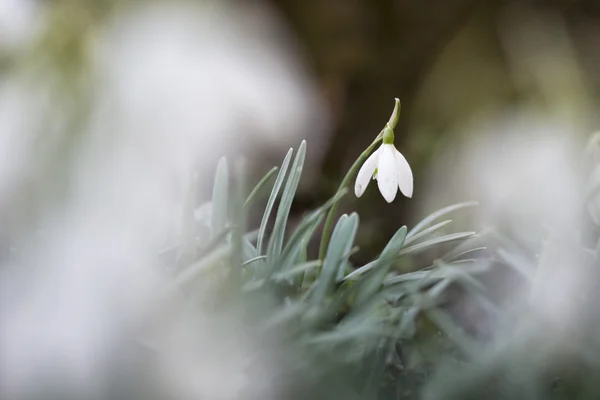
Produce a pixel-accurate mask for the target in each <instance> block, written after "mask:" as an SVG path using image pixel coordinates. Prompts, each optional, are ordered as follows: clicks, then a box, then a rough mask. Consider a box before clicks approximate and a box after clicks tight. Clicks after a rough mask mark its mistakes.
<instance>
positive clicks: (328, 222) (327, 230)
mask: <svg viewBox="0 0 600 400" xmlns="http://www.w3.org/2000/svg"><path fill="white" fill-rule="evenodd" d="M384 131H385V129H384V130H382V131H381V132H380V133H379V135H377V137H376V138H375V140H374V141H373V143H371V145H370V146H369V147H367V148H366V149H365V151H363V152H362V153H361V155H360V156H359V157H358V158H357V159H356V161H354V164H352V166H351V167H350V169H349V170H348V172H347V173H346V176H344V179H343V180H342V183H341V184H340V187H339V188H338V192H339V191H340V190H342V189H344V188H347V187H348V185H350V182H351V181H352V179H354V177H355V176H356V174H357V172H358V170H359V169H360V167H361V165H363V163H364V162H365V161H366V160H367V158H368V157H369V156H370V155H371V153H372V152H373V150H374V149H375V148H376V147H377V145H378V144H379V143H380V142H381V140H382V139H383V132H384ZM338 204H339V202H335V203H334V204H333V205H332V206H331V208H330V209H329V212H328V213H327V218H326V219H325V225H324V227H323V235H322V236H321V246H320V247H319V260H323V259H324V258H325V253H326V252H327V245H329V238H330V236H331V231H332V229H333V220H334V218H335V213H336V211H337V206H338Z"/></svg>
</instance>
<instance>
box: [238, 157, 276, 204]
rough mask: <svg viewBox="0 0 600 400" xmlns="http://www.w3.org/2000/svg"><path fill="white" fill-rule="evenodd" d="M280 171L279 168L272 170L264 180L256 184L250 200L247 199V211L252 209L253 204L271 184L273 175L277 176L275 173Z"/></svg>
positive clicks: (249, 196) (249, 197)
mask: <svg viewBox="0 0 600 400" xmlns="http://www.w3.org/2000/svg"><path fill="white" fill-rule="evenodd" d="M278 169H279V168H278V167H273V168H271V170H270V171H269V172H267V173H266V174H265V176H263V177H262V179H261V180H260V181H259V182H258V183H257V184H256V186H254V189H252V192H250V194H249V195H248V198H247V199H246V202H245V203H244V208H245V209H248V208H250V206H252V203H254V201H255V200H256V199H257V197H258V196H259V195H260V194H261V192H262V191H263V189H264V188H265V187H266V185H267V183H269V181H270V180H271V178H272V177H273V175H275V172H277V170H278Z"/></svg>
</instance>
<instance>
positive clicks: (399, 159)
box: [394, 149, 413, 198]
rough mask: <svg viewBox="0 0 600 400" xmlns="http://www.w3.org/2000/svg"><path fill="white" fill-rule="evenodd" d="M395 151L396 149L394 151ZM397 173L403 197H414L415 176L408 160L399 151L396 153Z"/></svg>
mask: <svg viewBox="0 0 600 400" xmlns="http://www.w3.org/2000/svg"><path fill="white" fill-rule="evenodd" d="M394 150H395V149H394ZM394 155H395V158H396V173H397V174H398V187H399V188H400V191H401V192H402V194H403V195H405V196H406V197H409V198H410V197H412V194H413V174H412V171H411V169H410V165H408V161H406V158H404V156H403V155H402V153H400V152H399V151H398V150H396V152H395V154H394Z"/></svg>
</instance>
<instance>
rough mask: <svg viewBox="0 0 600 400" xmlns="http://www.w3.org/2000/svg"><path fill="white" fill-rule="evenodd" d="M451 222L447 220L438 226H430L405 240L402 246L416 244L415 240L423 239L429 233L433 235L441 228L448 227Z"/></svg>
mask: <svg viewBox="0 0 600 400" xmlns="http://www.w3.org/2000/svg"><path fill="white" fill-rule="evenodd" d="M451 222H452V220H451V219H448V220H446V221H442V222H440V223H439V224H435V225H433V226H430V227H429V228H426V229H423V230H422V231H421V232H419V233H417V234H415V235H413V236H411V237H409V238H407V239H406V241H405V242H404V244H405V245H407V246H408V245H409V244H411V243H413V242H416V241H417V240H419V239H421V238H422V237H425V236H427V235H429V234H430V233H433V232H435V231H437V230H439V229H441V228H443V227H444V226H446V225H448V224H449V223H451Z"/></svg>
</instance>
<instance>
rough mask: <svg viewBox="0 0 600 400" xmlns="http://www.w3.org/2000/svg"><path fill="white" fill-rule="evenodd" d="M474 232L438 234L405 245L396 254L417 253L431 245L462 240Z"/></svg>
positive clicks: (471, 235)
mask: <svg viewBox="0 0 600 400" xmlns="http://www.w3.org/2000/svg"><path fill="white" fill-rule="evenodd" d="M474 235H475V232H459V233H451V234H449V235H444V236H440V237H437V238H434V239H430V240H426V241H425V242H421V243H417V244H415V245H412V246H409V247H405V248H404V249H402V250H401V251H400V252H399V253H398V256H405V255H407V254H412V253H418V252H420V251H423V250H426V249H428V248H429V247H431V246H434V245H438V244H442V243H447V242H452V241H455V240H463V239H467V238H470V237H473V236H474Z"/></svg>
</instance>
